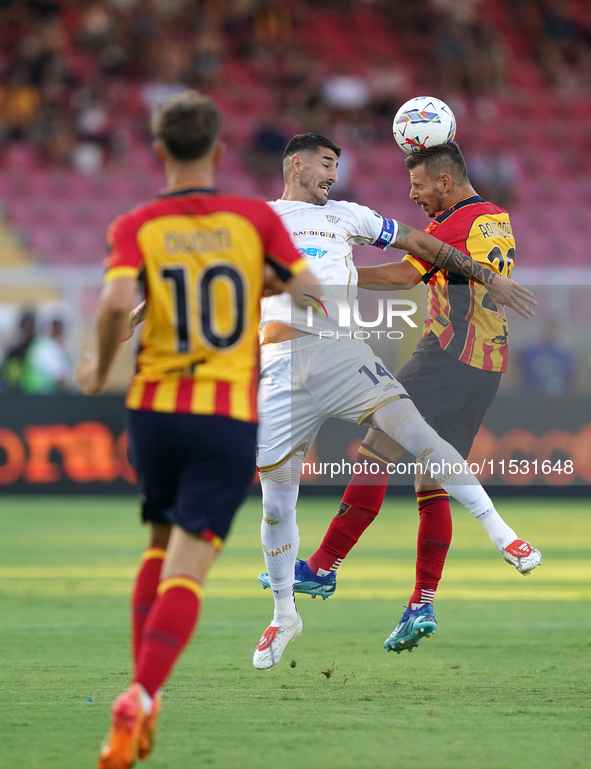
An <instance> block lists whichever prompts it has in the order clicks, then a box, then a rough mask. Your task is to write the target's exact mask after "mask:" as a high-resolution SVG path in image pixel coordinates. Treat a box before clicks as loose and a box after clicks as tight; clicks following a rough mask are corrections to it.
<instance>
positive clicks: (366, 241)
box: [261, 200, 398, 333]
mask: <svg viewBox="0 0 591 769" xmlns="http://www.w3.org/2000/svg"><path fill="white" fill-rule="evenodd" d="M269 205H270V206H271V208H273V210H274V211H275V212H276V213H277V214H279V216H280V217H281V220H282V221H283V224H284V226H285V228H286V230H287V231H288V232H289V233H290V235H291V237H292V239H293V241H294V244H295V247H296V248H297V249H298V251H299V252H300V253H301V254H302V255H303V256H304V257H305V259H306V261H307V263H308V267H309V268H310V272H311V273H312V274H313V275H314V277H315V278H316V279H317V280H318V282H319V283H320V284H321V286H322V290H321V291H320V292H318V291H316V293H320V294H321V296H315V295H314V296H313V295H310V296H311V299H310V308H309V309H308V310H304V309H301V308H300V307H297V306H296V305H294V304H292V302H291V298H290V295H289V294H288V293H284V294H279V295H277V296H271V297H268V298H266V299H264V300H263V302H262V319H261V327H264V326H265V325H266V324H267V323H270V322H271V321H280V322H281V323H285V324H287V325H288V326H292V327H293V328H296V329H298V330H300V331H307V332H309V333H319V331H320V330H325V329H332V330H334V329H336V328H338V307H337V304H336V302H334V301H329V300H330V298H331V297H332V298H338V299H344V300H345V301H346V302H347V303H348V304H349V306H352V303H353V302H354V300H355V299H356V297H357V269H356V268H355V265H354V264H353V254H352V247H353V246H354V245H374V246H378V248H388V246H391V245H392V244H393V243H394V239H395V237H396V233H397V231H398V223H397V222H396V221H394V220H393V219H386V218H384V217H382V216H380V215H379V214H376V213H375V211H372V210H371V209H370V208H367V207H366V206H360V205H358V204H357V203H349V202H348V201H345V200H329V201H328V202H327V203H326V205H324V206H318V205H315V204H314V203H302V202H299V201H293V200H275V201H273V202H272V203H269ZM318 300H320V302H318ZM327 314H328V317H326V315H327ZM311 324H312V325H311Z"/></svg>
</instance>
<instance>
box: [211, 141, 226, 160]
mask: <svg viewBox="0 0 591 769" xmlns="http://www.w3.org/2000/svg"><path fill="white" fill-rule="evenodd" d="M226 146H227V145H226V144H225V142H218V143H217V144H216V145H215V147H214V150H213V156H212V160H213V164H214V166H217V164H218V163H219V162H220V161H221V159H222V158H223V157H224V155H225V154H226Z"/></svg>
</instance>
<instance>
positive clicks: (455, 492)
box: [374, 398, 509, 546]
mask: <svg viewBox="0 0 591 769" xmlns="http://www.w3.org/2000/svg"><path fill="white" fill-rule="evenodd" d="M374 421H375V424H376V425H377V427H379V428H380V429H381V430H382V431H383V432H385V433H387V434H388V435H389V436H390V437H391V438H393V439H394V440H395V441H397V442H398V443H399V444H400V445H401V446H402V447H403V448H405V449H406V450H407V451H410V453H411V454H414V455H415V457H417V459H420V461H421V462H422V463H423V464H424V465H425V467H426V468H427V469H428V470H429V471H430V472H431V474H432V476H433V478H434V480H436V481H437V483H439V484H440V485H441V486H443V488H444V489H445V490H446V491H447V492H448V493H449V494H451V496H452V497H453V498H454V499H457V500H458V502H461V504H462V505H464V507H465V508H466V509H467V510H468V512H470V513H471V514H472V515H473V516H474V517H475V518H477V519H478V520H480V517H479V516H482V515H483V514H484V513H486V512H487V511H489V510H492V511H493V512H495V511H494V507H493V503H492V500H491V498H490V497H489V496H488V494H487V493H486V491H485V490H484V489H483V488H482V486H481V485H480V482H479V481H478V479H477V478H476V476H475V475H474V473H472V472H471V470H470V469H469V467H468V464H467V462H466V461H465V460H464V458H463V457H462V455H461V454H460V453H459V452H458V451H457V450H456V449H454V447H453V446H451V445H450V444H449V443H447V441H444V440H443V438H441V437H440V436H439V435H438V434H437V433H436V432H435V430H434V429H433V428H432V427H430V426H429V425H428V424H427V423H426V422H425V420H424V419H423V417H422V416H421V415H420V413H419V411H418V410H417V408H416V406H415V405H414V403H413V402H412V401H411V400H408V399H406V398H405V399H402V400H397V401H392V402H391V403H387V404H386V405H385V406H382V407H381V408H380V409H378V410H377V411H376V412H375V414H374ZM497 516H498V514H497ZM499 521H501V523H502V520H501V518H500V517H499ZM481 523H483V522H482V521H481ZM483 525H484V523H483ZM485 528H486V526H485ZM507 529H509V527H508V526H507ZM487 531H488V529H487ZM506 533H507V532H505V534H506ZM493 541H494V540H493ZM507 544H508V543H507ZM495 546H496V545H495Z"/></svg>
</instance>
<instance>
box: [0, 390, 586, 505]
mask: <svg viewBox="0 0 591 769" xmlns="http://www.w3.org/2000/svg"><path fill="white" fill-rule="evenodd" d="M364 435H365V429H364V428H360V427H358V426H356V425H352V424H348V423H344V422H338V421H336V420H329V421H328V422H327V423H326V424H325V425H324V427H323V428H322V430H321V432H320V434H319V436H318V438H317V440H316V442H315V444H314V445H313V447H312V449H311V451H310V452H309V454H308V456H307V457H306V465H305V468H304V475H303V484H304V485H305V486H306V487H309V488H317V489H318V490H319V491H320V490H321V489H322V488H325V487H335V492H336V490H337V489H336V487H342V486H344V485H346V484H347V482H348V480H349V476H350V473H351V470H352V468H353V465H354V462H355V456H356V452H357V447H358V445H359V443H360V442H361V440H362V439H363V436H364ZM413 461H414V460H413V458H412V457H410V456H409V455H405V456H404V457H401V459H400V460H399V461H398V462H397V463H396V464H395V466H394V467H393V468H392V470H391V473H390V484H391V485H392V486H407V485H409V484H411V483H412V477H413V474H412V467H411V466H412V462H413ZM468 461H469V462H470V465H471V467H472V469H473V471H476V470H478V472H476V474H477V476H478V477H479V479H480V480H481V481H482V482H483V483H484V484H485V485H492V486H495V487H499V486H505V487H513V488H515V489H517V488H522V489H531V491H532V492H537V493H540V492H543V491H544V489H548V488H549V487H562V488H564V489H565V491H566V490H567V489H574V488H576V487H578V489H579V491H584V489H585V487H588V489H589V492H591V397H589V396H585V395H574V396H571V397H569V398H551V397H546V396H542V395H538V396H531V395H530V396H523V395H517V396H503V395H499V397H498V398H497V399H496V401H495V402H494V403H493V405H492V406H491V408H490V409H489V411H488V413H487V415H486V417H485V420H484V425H483V426H482V428H481V430H480V432H479V434H478V436H477V438H476V441H475V443H474V446H473V449H472V453H471V454H470V457H469V460H468ZM135 488H136V487H135V473H134V471H133V468H132V467H131V466H130V464H129V462H128V457H127V439H126V434H125V412H124V406H123V397H122V396H120V395H106V396H103V397H100V398H93V399H90V398H84V397H82V396H76V395H72V396H67V395H63V396H60V395H58V396H52V397H43V396H29V397H25V396H17V395H14V396H13V395H8V396H3V397H2V398H1V399H0V493H2V494H31V493H35V494H37V493H52V494H54V493H55V494H121V493H134V492H135Z"/></svg>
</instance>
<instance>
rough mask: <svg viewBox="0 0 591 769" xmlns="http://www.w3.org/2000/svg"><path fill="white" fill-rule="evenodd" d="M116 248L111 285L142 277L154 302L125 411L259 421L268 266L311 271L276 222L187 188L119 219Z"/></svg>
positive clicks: (247, 206)
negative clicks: (262, 300)
mask: <svg viewBox="0 0 591 769" xmlns="http://www.w3.org/2000/svg"><path fill="white" fill-rule="evenodd" d="M109 243H110V249H111V251H110V255H109V257H108V259H107V263H106V275H105V280H106V281H110V280H114V279H116V278H120V277H137V278H140V279H141V280H142V281H143V284H144V289H145V295H146V299H147V302H146V314H145V324H144V327H143V329H142V334H141V340H140V347H139V350H138V354H137V363H136V373H135V376H134V377H133V379H132V381H131V385H130V388H129V391H128V394H127V400H126V405H127V407H128V408H130V409H145V410H149V411H164V412H181V413H190V414H217V415H221V416H228V417H231V418H233V419H239V420H242V421H246V422H254V421H256V419H257V410H256V396H257V388H258V380H259V344H258V327H259V321H260V297H261V292H262V285H263V272H264V264H265V261H267V262H268V263H270V264H271V266H272V267H273V268H274V269H275V271H276V272H277V273H278V275H279V276H280V277H281V278H283V279H287V278H289V277H291V276H292V275H296V274H299V273H300V272H302V271H303V270H304V269H306V262H305V260H304V259H303V258H302V257H301V255H300V254H299V253H298V252H297V251H296V249H295V247H294V246H293V244H292V241H291V239H290V237H289V235H288V234H287V232H286V231H285V229H284V227H283V225H282V224H281V221H280V219H279V217H278V216H277V214H275V213H274V212H273V211H272V210H271V208H270V207H269V206H268V205H267V204H266V203H264V202H263V201H260V200H253V199H248V198H243V197H239V196H233V195H232V196H231V195H222V194H218V193H216V192H215V191H213V190H207V189H206V190H199V189H187V188H184V189H179V190H173V191H168V192H164V193H163V194H162V195H160V197H159V198H157V199H155V200H153V201H150V202H149V203H146V204H144V205H142V206H139V207H138V208H136V209H134V210H132V211H130V212H129V213H126V214H124V215H123V216H121V217H120V218H118V219H116V220H115V221H114V222H113V224H112V225H111V228H110V230H109Z"/></svg>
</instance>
